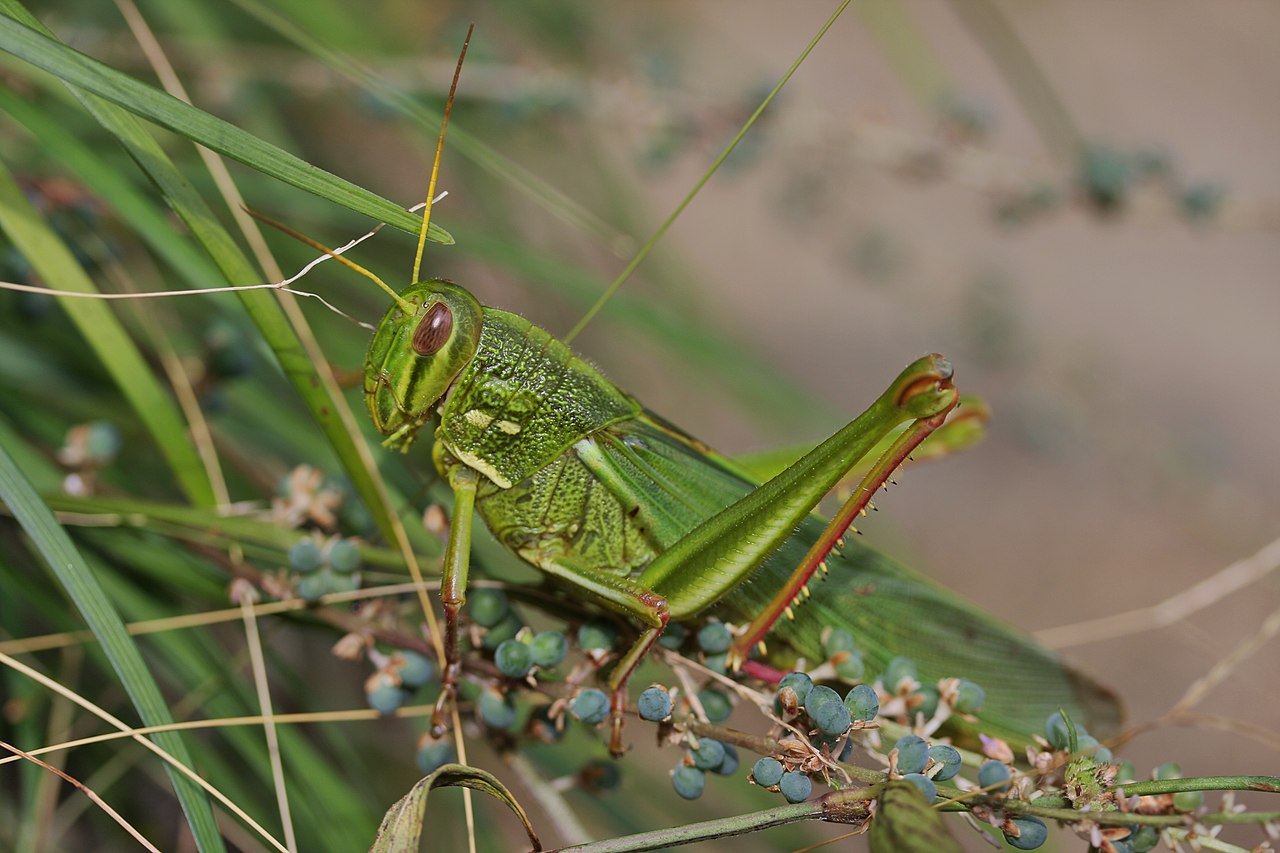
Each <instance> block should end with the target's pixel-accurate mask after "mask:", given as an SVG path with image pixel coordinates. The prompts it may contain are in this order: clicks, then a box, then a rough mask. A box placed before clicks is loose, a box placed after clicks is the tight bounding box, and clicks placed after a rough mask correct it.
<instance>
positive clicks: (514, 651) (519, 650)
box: [493, 639, 533, 678]
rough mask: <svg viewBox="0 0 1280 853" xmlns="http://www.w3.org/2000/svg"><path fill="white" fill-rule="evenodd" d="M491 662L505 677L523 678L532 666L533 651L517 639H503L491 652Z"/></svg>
mask: <svg viewBox="0 0 1280 853" xmlns="http://www.w3.org/2000/svg"><path fill="white" fill-rule="evenodd" d="M493 662H494V663H496V664H497V665H498V669H499V671H501V672H502V674H503V675H505V676H506V677H507V678H523V677H524V676H526V675H528V674H529V670H530V669H532V668H533V651H532V650H530V648H529V647H528V646H527V645H525V644H524V643H522V642H520V641H519V640H515V639H512V640H503V641H502V643H501V644H499V646H498V648H497V650H496V651H495V652H494V653H493Z"/></svg>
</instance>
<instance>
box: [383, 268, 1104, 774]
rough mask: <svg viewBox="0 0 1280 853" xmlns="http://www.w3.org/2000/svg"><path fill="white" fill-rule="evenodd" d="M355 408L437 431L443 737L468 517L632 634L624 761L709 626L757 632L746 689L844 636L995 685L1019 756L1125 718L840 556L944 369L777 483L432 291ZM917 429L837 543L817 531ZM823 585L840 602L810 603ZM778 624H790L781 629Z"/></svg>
mask: <svg viewBox="0 0 1280 853" xmlns="http://www.w3.org/2000/svg"><path fill="white" fill-rule="evenodd" d="M364 391H365V398H366V402H367V404H368V408H369V414H370V416H371V417H372V419H373V423H374V425H375V426H376V427H377V429H378V430H379V431H380V432H382V433H383V434H384V435H386V436H387V439H386V441H385V444H386V445H387V446H389V447H391V448H394V449H399V450H406V449H408V447H409V446H410V445H411V444H412V443H413V442H414V440H415V439H416V437H417V436H418V435H419V433H420V431H421V430H422V429H423V428H425V427H426V426H427V425H428V424H429V423H431V422H432V421H433V420H435V419H437V418H438V426H436V429H435V432H434V439H435V443H434V447H433V451H432V458H433V459H434V462H435V465H436V468H437V469H438V471H439V473H440V474H441V476H442V477H443V478H444V479H445V480H446V481H447V482H448V483H449V485H450V487H451V488H452V490H453V493H454V497H455V505H454V516H453V521H452V526H451V531H450V534H449V541H448V545H447V547H446V552H445V565H444V579H443V582H442V598H443V605H444V612H445V632H446V633H445V648H446V653H447V656H448V668H447V671H446V673H445V690H444V692H442V694H441V704H440V705H439V706H438V708H437V712H438V713H437V717H436V723H437V725H438V726H439V725H441V723H442V720H443V715H442V709H443V708H444V707H445V704H446V703H447V702H448V701H450V698H451V693H452V690H453V685H454V684H456V681H457V678H458V675H459V667H460V663H459V657H458V625H459V615H460V612H461V610H462V607H463V605H464V603H465V601H466V584H467V574H468V566H469V552H470V542H471V536H472V529H473V523H474V522H473V519H474V517H475V515H477V514H478V515H479V516H480V518H481V519H482V520H483V521H484V523H485V524H486V525H487V526H488V528H489V530H490V531H492V533H493V534H494V536H495V537H496V538H497V540H498V541H499V542H500V543H502V544H503V545H504V546H505V547H506V548H508V549H510V550H511V551H512V552H513V553H515V554H516V555H517V556H519V557H520V558H521V559H522V560H524V561H525V562H527V563H529V564H530V565H532V566H534V567H536V568H538V569H540V570H542V571H543V572H545V573H546V574H547V575H549V576H550V577H551V578H553V579H555V581H557V582H558V583H559V585H560V586H561V587H562V588H564V589H566V590H567V591H568V594H569V595H571V596H583V597H586V598H588V599H590V600H591V601H593V602H594V603H595V604H597V605H599V606H600V607H603V608H605V609H607V610H610V611H613V612H615V613H618V614H621V615H623V616H625V617H627V618H628V619H630V620H632V621H633V622H634V623H635V624H636V625H637V626H640V629H641V630H640V634H639V637H638V639H636V640H635V642H634V644H633V645H632V646H631V648H630V649H629V650H628V651H627V652H626V653H625V654H623V656H622V657H621V659H620V660H619V662H618V663H617V665H616V666H615V667H614V669H613V672H612V674H611V675H610V677H609V687H610V689H611V691H612V705H611V719H612V724H611V729H612V734H611V739H610V748H611V750H612V751H613V752H614V753H615V754H620V753H621V752H622V750H623V746H622V741H621V734H622V716H623V711H624V708H625V703H626V698H627V695H626V685H627V679H628V678H629V677H630V675H631V673H632V672H633V671H634V669H635V667H636V666H637V665H638V664H639V662H640V661H641V660H642V659H643V658H644V656H645V654H646V653H647V652H648V651H649V650H650V649H651V648H652V646H653V644H654V643H655V642H656V641H657V639H658V637H659V636H660V635H661V633H662V631H663V629H664V628H665V627H666V625H667V624H668V623H669V622H670V621H672V620H675V621H687V620H693V619H697V618H698V617H700V616H703V615H705V614H716V615H719V616H721V617H722V618H724V619H725V620H726V621H730V622H732V623H734V624H738V625H744V626H745V627H743V628H742V629H741V630H740V632H739V633H738V636H737V638H736V640H735V642H734V645H733V648H732V649H731V651H730V661H731V663H732V664H734V665H735V666H738V667H743V668H746V669H747V670H748V671H753V670H754V671H755V672H757V673H763V672H765V671H766V670H765V669H764V668H762V667H760V666H753V665H754V664H756V663H757V660H755V659H753V658H752V657H751V655H752V653H753V651H758V650H759V649H760V648H761V647H763V646H764V645H765V643H764V641H765V638H766V636H768V638H769V645H774V644H775V640H776V641H778V642H777V645H781V646H784V647H785V648H786V649H787V650H788V651H789V655H786V654H778V655H776V656H767V657H765V658H764V659H763V661H764V662H773V663H774V664H778V665H780V664H781V662H784V661H786V660H788V659H794V657H795V656H797V655H798V656H801V657H804V658H806V659H808V660H810V661H814V660H821V659H822V657H823V656H822V652H821V642H820V635H821V632H822V629H823V627H825V626H836V627H843V628H847V629H849V630H851V631H852V632H853V633H854V634H855V636H857V637H858V638H859V639H860V640H861V642H862V645H863V646H864V648H865V649H866V650H867V651H868V653H869V654H870V656H871V657H872V658H874V659H876V660H878V661H879V662H880V664H881V665H883V664H884V662H885V661H886V660H887V659H888V658H889V657H891V656H892V655H894V654H905V655H909V656H912V657H914V658H915V659H916V660H917V661H918V662H919V663H920V665H921V669H922V677H925V678H938V677H944V676H952V675H963V676H964V677H966V678H971V679H973V680H975V681H977V682H979V683H980V684H982V685H983V686H984V687H985V688H986V690H987V697H988V708H989V709H990V710H989V712H988V713H987V714H986V715H985V716H984V720H983V722H984V723H985V724H986V725H985V727H984V730H988V731H989V730H991V729H992V727H995V728H996V729H999V730H1003V731H1005V732H1008V733H1014V732H1021V733H1022V736H1023V737H1025V736H1026V733H1027V732H1030V731H1034V730H1035V729H1036V728H1038V726H1039V725H1040V724H1041V723H1042V722H1043V720H1044V718H1045V716H1046V715H1047V714H1049V713H1051V712H1052V711H1053V710H1055V709H1056V708H1058V707H1060V706H1061V707H1065V708H1068V709H1070V710H1071V711H1072V713H1073V714H1075V715H1076V716H1077V717H1078V718H1079V719H1083V720H1087V721H1088V722H1089V725H1090V727H1091V729H1100V730H1106V729H1107V728H1108V727H1109V726H1112V725H1114V724H1115V722H1116V720H1117V718H1118V711H1117V708H1116V706H1115V704H1114V701H1113V700H1112V699H1111V698H1110V696H1109V694H1107V693H1106V692H1105V691H1104V690H1102V689H1101V688H1098V687H1097V686H1095V685H1093V684H1092V683H1091V682H1089V681H1088V680H1087V679H1085V678H1083V677H1082V676H1079V675H1078V674H1076V673H1074V672H1073V671H1071V670H1070V669H1068V668H1066V667H1064V666H1063V664H1062V663H1060V662H1059V661H1058V660H1056V659H1055V658H1054V657H1053V656H1052V655H1051V654H1050V653H1049V652H1048V651H1046V650H1044V649H1042V648H1040V647H1038V646H1036V645H1035V644H1034V643H1033V642H1032V641H1031V640H1030V639H1029V638H1026V637H1024V636H1022V635H1020V634H1018V633H1017V632H1015V631H1013V630H1012V629H1010V628H1007V627H1004V626H1002V625H1000V624H999V623H997V622H995V621H994V620H992V619H991V618H990V617H988V616H985V615H983V614H982V613H981V612H980V611H978V610H977V609H976V608H973V607H971V606H970V605H967V604H966V603H964V602H962V601H960V600H959V599H958V598H956V597H955V596H954V594H952V593H948V592H946V591H944V590H942V589H940V588H938V587H936V586H934V585H932V584H930V583H929V582H928V581H926V580H925V579H924V578H922V577H919V576H917V575H915V574H914V573H912V572H910V571H909V570H907V569H905V568H903V567H901V566H899V565H897V564H895V563H893V562H892V561H890V560H888V559H887V558H885V557H883V556H881V555H879V554H877V553H876V552H875V551H873V550H871V549H870V548H866V547H861V546H857V545H856V544H854V543H843V542H842V541H841V537H842V536H843V535H844V533H845V530H846V529H847V528H848V527H849V525H850V523H851V522H852V521H853V520H854V518H855V517H856V516H857V515H858V514H859V513H860V512H861V511H862V510H863V509H864V508H865V506H866V505H867V502H868V500H869V498H870V497H871V496H873V495H874V493H875V491H876V490H877V488H878V487H879V486H880V484H881V483H883V482H884V481H885V480H886V479H887V478H888V477H889V476H890V475H891V474H892V472H893V471H894V470H895V469H896V468H897V467H898V465H899V464H901V462H902V461H903V460H904V459H905V458H906V456H907V454H909V453H910V452H911V450H912V449H913V448H914V447H916V446H917V445H919V443H920V442H921V441H923V440H924V439H925V438H926V437H927V436H928V435H929V434H930V433H932V432H933V431H934V430H936V429H937V428H938V427H939V426H941V425H942V423H943V422H944V420H945V419H946V417H947V415H948V414H949V413H950V412H951V411H952V409H953V408H954V406H955V404H956V401H957V399H958V398H957V391H956V389H955V387H954V385H953V383H952V368H951V366H950V364H948V362H947V361H946V360H945V359H944V358H942V357H941V356H939V355H928V356H925V357H923V358H921V359H918V360H916V361H915V362H913V363H911V364H910V365H908V367H907V368H906V369H905V370H903V371H902V373H900V374H899V375H898V377H897V378H896V379H895V380H894V381H893V382H892V384H890V386H889V387H888V389H887V390H886V391H885V392H884V393H883V394H881V396H880V397H879V398H878V399H877V400H876V401H875V402H874V403H872V405H871V406H870V407H869V408H868V409H867V410H866V411H865V412H863V413H862V414H861V415H860V416H859V417H857V418H856V419H854V420H853V421H851V422H850V423H849V424H848V425H847V426H845V427H844V428H843V429H841V430H839V431H838V432H837V433H835V434H834V435H833V436H832V437H831V438H829V439H827V440H826V441H824V442H823V443H821V444H819V445H818V446H817V447H816V448H814V449H813V450H812V451H811V452H810V453H808V454H807V455H805V456H804V457H803V458H801V459H800V460H799V461H797V462H795V463H794V464H793V465H791V466H790V467H788V468H786V469H785V470H784V471H783V472H781V473H780V474H778V475H777V476H775V477H773V478H772V479H770V480H768V481H767V482H764V483H759V482H757V481H756V480H755V479H753V478H752V476H751V475H750V474H749V473H748V472H747V471H745V470H744V469H742V468H741V467H739V466H738V465H736V464H734V462H733V461H732V460H730V459H729V458H727V457H725V456H723V455H721V454H718V453H716V452H715V451H713V450H711V449H710V448H708V447H707V446H706V445H705V444H703V443H701V442H699V441H697V440H696V439H694V438H692V437H690V436H689V435H688V434H686V433H685V432H683V431H682V430H680V429H679V428H678V427H675V426H673V425H672V424H671V423H669V422H668V421H666V420H665V419H663V418H661V417H659V416H657V415H655V414H654V413H652V412H650V411H648V410H646V409H645V408H644V407H643V406H642V405H641V404H640V403H639V402H638V401H636V400H635V399H634V398H632V397H631V396H629V395H628V394H626V393H625V392H623V391H621V390H620V389H618V388H617V387H616V386H615V385H614V384H613V383H611V382H610V381H609V380H608V379H607V378H605V377H604V376H603V375H602V374H601V373H600V372H599V371H598V370H597V369H595V368H594V367H592V366H591V365H590V364H588V363H587V362H585V361H583V360H582V359H581V358H579V357H578V356H576V355H575V354H574V353H573V352H572V351H571V350H570V349H569V348H568V347H567V346H566V345H565V344H563V343H562V342H561V341H559V340H557V339H556V338H554V337H553V336H551V335H550V334H549V333H548V332H546V331H544V330H542V329H540V328H538V327H536V326H534V325H533V324H532V323H530V322H529V321H528V320H526V319H524V318H523V317H520V316H518V315H516V314H512V313H510V312H507V311H501V310H498V309H496V308H489V307H485V306H482V305H480V303H479V302H477V301H476V299H475V298H474V297H473V296H472V295H471V294H470V293H468V292H467V291H466V290H465V289H463V288H462V287H460V286H458V285H456V284H453V283H451V282H448V281H444V280H441V279H428V280H426V281H422V282H417V283H415V284H412V285H410V286H409V287H408V288H406V289H405V290H403V291H402V292H401V293H400V294H399V297H398V302H397V304H395V305H393V306H392V307H391V308H390V309H389V310H388V311H387V313H386V315H385V316H384V317H383V319H382V321H381V323H380V324H379V326H378V328H377V331H376V332H375V333H374V336H373V340H372V342H371V344H370V347H369V353H368V358H367V360H366V364H365V374H364ZM904 424H905V425H906V428H905V429H902V430H901V432H900V434H899V435H898V436H897V437H896V439H893V440H892V441H891V442H890V443H889V446H888V449H887V450H885V451H884V453H883V454H882V455H881V456H880V457H879V458H878V459H877V460H876V461H875V462H874V463H873V464H872V465H871V467H870V469H869V470H868V471H867V473H866V474H865V475H864V477H863V478H862V481H861V483H860V484H859V486H858V488H857V489H855V490H854V493H853V496H852V497H851V498H850V499H849V501H847V502H846V503H845V505H844V507H843V508H842V509H841V511H840V512H839V513H838V514H837V515H836V517H835V518H834V519H833V520H832V521H830V522H826V521H823V520H821V519H819V518H818V517H817V516H815V515H813V514H812V511H813V509H814V507H815V506H816V505H817V504H818V503H819V501H821V500H822V498H823V497H824V496H825V495H826V494H827V492H828V491H829V490H830V489H831V488H832V487H833V486H834V485H835V484H836V483H837V482H838V481H839V480H841V478H843V477H845V476H846V475H847V474H848V472H849V471H850V470H851V469H852V468H853V467H854V466H855V465H857V464H858V463H859V462H861V461H862V459H863V457H864V455H866V454H867V453H868V451H870V450H871V449H872V448H874V447H876V446H877V445H880V444H881V443H882V442H884V441H885V440H886V439H887V438H889V437H890V436H891V435H892V434H893V433H894V432H895V430H899V429H901V428H902V427H903V425H904ZM815 572H821V573H822V574H823V576H824V577H825V578H826V580H827V583H826V585H825V586H824V587H823V588H822V589H821V590H820V591H818V592H816V593H814V594H813V595H812V596H810V595H808V594H807V591H806V590H805V587H806V585H807V584H808V583H809V581H810V579H811V578H812V577H813V575H814V573H815ZM805 599H808V600H807V601H805ZM801 602H805V603H804V604H803V606H800V603H801ZM784 613H785V614H786V615H787V616H788V617H792V618H786V619H780V617H781V616H783V614H784ZM779 652H781V650H779ZM774 668H775V669H776V666H775V667H774Z"/></svg>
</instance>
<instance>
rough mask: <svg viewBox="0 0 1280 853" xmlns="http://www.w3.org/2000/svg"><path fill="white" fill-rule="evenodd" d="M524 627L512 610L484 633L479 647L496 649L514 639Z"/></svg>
mask: <svg viewBox="0 0 1280 853" xmlns="http://www.w3.org/2000/svg"><path fill="white" fill-rule="evenodd" d="M523 627H524V623H523V622H521V621H520V617H519V616H517V615H516V612H515V611H514V610H511V611H508V613H507V615H506V616H503V617H502V619H501V620H500V621H499V622H498V624H496V625H494V626H493V627H491V628H489V629H488V630H487V631H485V635H484V640H483V641H482V642H481V645H482V646H484V647H485V648H486V649H496V648H498V646H500V645H502V644H503V643H504V642H506V641H507V640H510V639H512V638H513V637H515V635H516V634H519V633H520V629H521V628H523Z"/></svg>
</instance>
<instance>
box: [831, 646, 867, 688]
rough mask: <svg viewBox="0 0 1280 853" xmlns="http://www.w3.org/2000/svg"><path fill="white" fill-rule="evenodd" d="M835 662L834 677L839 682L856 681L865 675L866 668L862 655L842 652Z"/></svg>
mask: <svg viewBox="0 0 1280 853" xmlns="http://www.w3.org/2000/svg"><path fill="white" fill-rule="evenodd" d="M839 658H840V659H839V660H837V661H836V677H837V678H839V679H840V680H841V681H846V682H848V681H857V680H859V679H860V678H862V676H864V675H866V673H867V666H866V664H865V663H863V661H862V655H860V654H858V653H857V652H842V653H841V654H840V655H839Z"/></svg>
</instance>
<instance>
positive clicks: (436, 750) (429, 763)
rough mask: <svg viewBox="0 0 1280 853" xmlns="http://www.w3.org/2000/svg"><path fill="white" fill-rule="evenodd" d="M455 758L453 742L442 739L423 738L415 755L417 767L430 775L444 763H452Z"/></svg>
mask: <svg viewBox="0 0 1280 853" xmlns="http://www.w3.org/2000/svg"><path fill="white" fill-rule="evenodd" d="M454 758H455V754H454V751H453V744H451V743H446V742H444V741H432V740H430V739H429V738H424V739H423V740H422V741H420V742H419V744H418V754H417V756H416V759H417V762H418V769H419V770H421V771H422V772H423V773H425V774H427V775H430V774H432V773H434V772H435V771H437V770H439V769H440V767H441V766H443V765H445V764H452V763H453V761H454Z"/></svg>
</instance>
